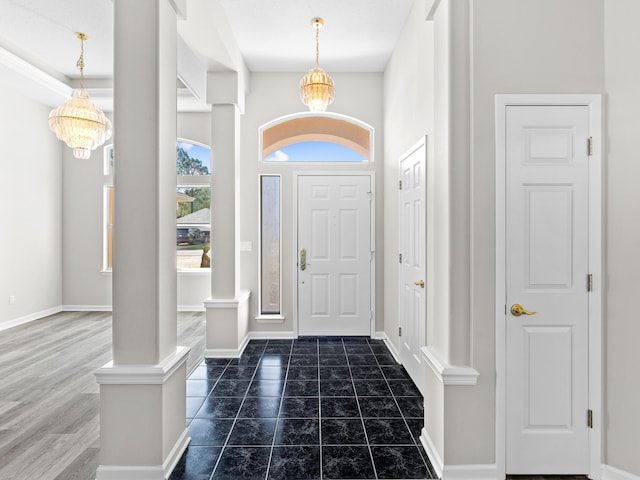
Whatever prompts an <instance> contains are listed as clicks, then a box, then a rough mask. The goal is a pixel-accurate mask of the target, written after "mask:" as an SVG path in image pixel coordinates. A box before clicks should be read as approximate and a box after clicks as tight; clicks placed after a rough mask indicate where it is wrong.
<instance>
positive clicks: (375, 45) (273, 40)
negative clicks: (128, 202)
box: [0, 0, 420, 111]
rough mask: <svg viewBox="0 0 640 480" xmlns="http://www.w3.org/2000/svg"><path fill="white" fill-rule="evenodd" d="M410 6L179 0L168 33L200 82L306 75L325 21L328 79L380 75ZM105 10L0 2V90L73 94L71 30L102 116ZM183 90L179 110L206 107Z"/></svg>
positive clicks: (59, 2) (343, 0)
mask: <svg viewBox="0 0 640 480" xmlns="http://www.w3.org/2000/svg"><path fill="white" fill-rule="evenodd" d="M131 1H135V0H131ZM414 1H420V0H316V1H313V2H312V1H310V0H186V3H187V16H186V19H182V20H179V21H178V32H179V33H180V35H181V37H182V39H183V40H184V42H182V45H185V44H186V45H187V46H188V49H187V50H186V52H187V53H185V50H184V49H183V50H182V52H183V56H185V58H186V57H190V58H188V59H187V60H189V62H190V63H189V62H187V63H188V64H189V65H190V66H191V67H194V66H195V65H198V64H199V65H200V67H198V68H200V69H201V71H202V72H203V73H202V74H201V76H202V78H203V81H204V72H205V71H206V70H221V69H222V70H224V69H236V70H239V69H242V70H244V69H245V68H247V69H248V70H249V71H253V72H304V71H307V70H308V69H310V68H311V67H313V66H314V62H315V31H314V29H313V27H312V26H311V19H312V18H314V17H322V18H323V19H324V20H325V26H324V27H323V28H322V29H321V30H320V65H321V66H322V67H323V68H325V69H326V70H327V71H328V72H329V73H336V72H382V71H384V69H385V67H386V64H387V62H388V60H389V57H390V55H391V52H392V51H393V48H394V46H395V44H396V42H397V39H398V37H399V35H400V32H401V30H402V28H403V26H404V23H405V21H406V18H407V15H408V14H409V11H410V10H411V8H412V5H413V3H414ZM113 8H114V6H113V0H0V83H3V82H4V83H7V84H11V85H13V86H14V87H16V88H19V89H21V90H22V91H27V90H28V91H30V92H32V94H33V96H34V98H38V99H40V100H41V101H44V102H45V103H48V104H49V105H52V106H53V105H56V104H59V103H60V102H61V98H62V97H67V98H68V96H69V94H70V89H69V87H70V86H74V87H75V86H77V79H78V78H79V76H80V74H79V71H78V69H77V67H76V61H77V59H78V57H79V54H80V41H79V40H78V39H77V38H76V36H75V35H74V32H77V31H81V32H84V33H86V34H87V35H88V36H89V39H88V41H87V42H85V56H84V60H85V68H84V75H85V79H86V80H87V81H86V84H85V86H86V87H87V89H88V90H89V91H90V95H91V97H92V99H93V100H94V102H95V103H96V104H97V105H98V106H99V107H100V108H103V109H106V110H110V109H111V108H112V103H111V102H112V99H111V85H112V76H113ZM131 41H132V42H134V41H135V39H132V40H131ZM189 49H190V50H191V53H188V51H189ZM243 61H244V65H243ZM194 62H195V63H194ZM34 67H35V68H34ZM192 70H193V69H192ZM196 70H197V68H196ZM181 78H182V79H183V80H184V78H185V77H184V76H181ZM201 83H202V82H201ZM193 86H194V85H193V84H192V85H189V89H190V91H191V93H192V94H194V95H193V96H191V97H189V95H190V94H189V92H188V91H187V90H186V89H182V93H180V91H179V108H180V104H181V101H183V104H186V105H187V106H186V107H185V108H183V111H189V109H192V111H193V110H195V111H197V110H198V109H201V108H203V107H206V105H204V102H203V96H202V89H200V90H201V91H200V92H196V91H195V90H193V88H192V87H193ZM35 90H40V91H39V92H38V93H33V92H34V91H35ZM185 92H186V97H185ZM180 95H182V99H181V97H180ZM192 100H195V101H196V103H197V104H194V103H193V101H192ZM184 102H187V103H184ZM189 102H191V103H189Z"/></svg>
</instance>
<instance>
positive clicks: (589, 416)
mask: <svg viewBox="0 0 640 480" xmlns="http://www.w3.org/2000/svg"><path fill="white" fill-rule="evenodd" d="M587 427H589V428H593V410H587Z"/></svg>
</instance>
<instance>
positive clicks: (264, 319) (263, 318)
mask: <svg viewBox="0 0 640 480" xmlns="http://www.w3.org/2000/svg"><path fill="white" fill-rule="evenodd" d="M265 177H277V178H278V189H279V192H278V193H279V198H278V207H279V208H278V252H279V254H280V258H279V263H280V265H279V267H280V269H279V270H280V272H279V278H278V282H279V288H278V290H279V292H278V294H279V298H278V307H279V310H280V312H282V290H283V288H282V271H283V268H282V259H283V254H282V252H283V251H284V249H283V248H282V231H283V228H282V227H283V222H282V185H283V183H284V182H283V181H282V173H260V174H259V175H258V187H257V192H259V193H258V311H259V312H262V286H263V285H262V278H263V277H262V179H263V178H265ZM278 317H279V318H281V319H282V322H280V323H284V317H283V316H281V315H269V314H262V313H261V314H260V315H258V316H257V317H256V320H257V322H258V323H276V322H274V321H272V319H276V318H278Z"/></svg>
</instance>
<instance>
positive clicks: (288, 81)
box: [240, 72, 384, 332]
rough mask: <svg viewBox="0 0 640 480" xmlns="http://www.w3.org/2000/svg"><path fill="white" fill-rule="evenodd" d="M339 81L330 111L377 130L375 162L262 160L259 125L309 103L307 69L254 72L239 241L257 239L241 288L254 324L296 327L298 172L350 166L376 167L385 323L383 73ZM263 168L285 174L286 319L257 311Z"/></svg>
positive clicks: (245, 255) (379, 324) (245, 124)
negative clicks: (265, 319)
mask: <svg viewBox="0 0 640 480" xmlns="http://www.w3.org/2000/svg"><path fill="white" fill-rule="evenodd" d="M329 73H330V74H331V76H332V77H333V79H334V81H335V85H336V98H335V101H334V102H333V103H332V104H331V105H329V107H328V108H327V110H328V111H330V112H334V113H339V114H343V115H348V116H351V117H355V118H357V119H359V120H362V121H363V122H366V123H367V124H369V125H371V126H373V127H374V129H375V133H374V135H375V151H374V157H375V160H374V163H373V164H360V165H342V164H341V165H337V164H330V165H320V164H318V163H312V164H300V163H298V164H295V163H289V164H285V163H269V164H262V163H260V162H259V152H258V150H259V147H258V129H259V128H260V126H261V125H264V124H266V123H267V122H270V121H271V120H274V119H276V118H279V117H282V116H284V115H289V114H293V113H297V112H302V111H304V110H305V109H306V107H305V106H304V105H303V104H302V103H301V102H300V98H299V93H298V92H299V83H300V78H302V76H303V75H304V72H301V73H299V74H294V73H279V74H272V73H253V74H252V75H251V91H250V93H249V95H248V96H247V98H246V113H245V114H244V115H243V116H242V118H241V124H242V127H241V129H242V130H241V136H242V141H241V165H242V166H241V172H240V175H241V186H240V197H241V200H240V201H241V206H240V218H241V226H240V228H241V230H240V236H241V238H240V240H241V241H251V242H253V251H251V252H240V262H241V273H240V287H241V288H242V289H247V290H251V292H252V295H251V308H250V315H251V325H250V329H251V330H255V331H261V330H279V331H285V332H291V331H293V330H294V311H293V303H294V298H293V293H294V284H293V283H292V277H293V275H294V271H295V267H294V265H295V261H296V246H295V242H294V232H293V205H292V200H293V198H294V197H293V172H298V171H321V170H335V171H337V170H342V171H344V170H346V171H367V172H368V171H374V172H376V205H377V207H376V208H377V210H376V247H377V248H376V264H377V270H376V282H377V283H376V287H377V290H376V299H375V302H376V305H375V306H376V312H377V313H376V330H382V328H383V325H384V324H383V321H384V320H383V311H384V302H383V300H382V295H383V285H384V268H383V255H382V251H383V236H382V232H383V228H384V226H383V188H382V176H383V175H382V171H383V170H382V169H383V164H384V160H383V158H382V157H383V150H382V145H383V138H382V137H383V135H382V134H381V131H382V74H375V73H373V74H345V73H341V74H338V73H336V74H333V73H332V72H329ZM260 173H280V174H282V181H281V188H282V193H281V194H282V278H283V281H282V292H283V299H282V304H283V305H282V313H283V316H284V317H285V319H286V320H285V322H284V323H282V324H275V325H274V324H261V323H257V322H256V321H255V319H254V317H255V316H256V315H257V314H258V246H259V243H258V175H259V174H260Z"/></svg>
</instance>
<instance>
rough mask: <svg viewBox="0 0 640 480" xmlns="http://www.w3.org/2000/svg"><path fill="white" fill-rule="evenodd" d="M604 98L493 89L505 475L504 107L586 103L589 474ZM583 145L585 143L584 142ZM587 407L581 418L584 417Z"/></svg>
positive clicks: (598, 421) (499, 428)
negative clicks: (589, 137) (589, 148)
mask: <svg viewBox="0 0 640 480" xmlns="http://www.w3.org/2000/svg"><path fill="white" fill-rule="evenodd" d="M601 103H602V100H601V95H599V94H593V95H569V94H566V95H562V94H561V95H496V97H495V141H496V143H495V148H496V158H495V180H496V184H495V189H496V191H495V200H496V206H495V207H496V208H495V211H496V258H495V261H496V271H495V274H496V304H495V305H496V307H495V309H496V318H495V321H496V323H495V325H496V418H495V435H496V437H495V438H496V446H495V447H496V448H495V458H496V469H497V472H498V478H505V475H506V440H505V436H506V433H505V432H506V430H505V429H506V378H505V374H506V365H505V361H506V328H505V320H506V310H505V309H506V307H505V305H506V299H505V293H506V277H505V266H506V259H505V251H506V238H505V234H506V225H505V212H506V198H505V185H506V183H505V182H506V169H505V167H506V152H505V142H506V109H507V107H508V106H510V105H581V106H587V107H588V108H589V131H590V133H591V135H592V138H593V154H592V155H591V156H590V157H589V270H590V273H591V274H592V275H593V289H592V291H591V293H590V294H589V408H590V409H591V410H592V411H593V428H592V429H589V457H590V461H589V463H590V465H589V478H591V479H594V480H598V479H600V478H601V463H602V462H601V458H602V400H601V394H602V292H603V290H602V284H603V280H602V106H601ZM585 148H587V146H586V145H585ZM586 420H587V419H586V412H585V422H586Z"/></svg>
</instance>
